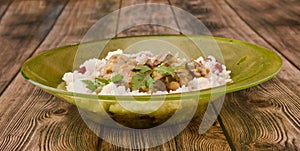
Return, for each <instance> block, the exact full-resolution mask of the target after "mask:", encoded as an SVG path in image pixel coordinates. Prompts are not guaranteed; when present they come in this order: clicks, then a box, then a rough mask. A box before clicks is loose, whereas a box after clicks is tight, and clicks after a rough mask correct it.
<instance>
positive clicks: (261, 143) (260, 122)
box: [221, 78, 300, 150]
mask: <svg viewBox="0 0 300 151" xmlns="http://www.w3.org/2000/svg"><path fill="white" fill-rule="evenodd" d="M299 100H300V98H299V97H298V96H296V95H295V94H294V93H293V92H291V91H289V89H288V88H287V87H286V86H285V85H284V84H282V83H280V82H279V81H278V79H276V78H274V79H272V80H271V81H270V82H266V83H265V84H263V85H260V86H257V87H253V88H250V89H247V90H245V91H241V92H239V93H231V94H229V95H227V99H226V102H225V103H224V106H223V110H222V112H221V117H222V123H223V124H224V126H225V128H226V131H227V132H228V134H229V136H230V139H231V140H232V142H233V144H234V146H235V149H236V150H299V148H300V139H299V138H300V122H299V121H300V117H299V111H300V102H299Z"/></svg>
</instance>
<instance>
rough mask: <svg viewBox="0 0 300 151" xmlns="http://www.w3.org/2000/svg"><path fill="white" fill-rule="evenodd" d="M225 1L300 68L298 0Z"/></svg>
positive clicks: (299, 10)
mask: <svg viewBox="0 0 300 151" xmlns="http://www.w3.org/2000/svg"><path fill="white" fill-rule="evenodd" d="M228 4H229V5H230V7H232V8H233V9H234V10H235V11H236V12H237V13H238V15H240V16H241V18H242V19H243V20H245V21H246V22H247V24H248V25H249V26H250V27H251V28H252V30H254V31H255V32H256V33H257V34H259V35H260V36H261V37H263V38H264V39H265V40H266V41H267V42H268V43H270V44H271V45H272V46H273V47H274V48H276V49H277V50H279V51H280V53H282V54H283V56H285V57H286V58H287V59H288V60H289V61H291V62H292V63H293V64H294V65H295V66H296V67H297V68H298V69H300V59H299V58H300V49H299V47H300V43H299V33H300V1H297V0H274V1H255V2H252V1H251V2H250V1H243V2H241V1H235V0H228Z"/></svg>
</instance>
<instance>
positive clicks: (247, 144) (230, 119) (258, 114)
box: [177, 1, 300, 150]
mask: <svg viewBox="0 0 300 151" xmlns="http://www.w3.org/2000/svg"><path fill="white" fill-rule="evenodd" d="M234 2H237V1H232V2H231V3H232V4H231V5H228V4H227V3H225V2H223V1H194V2H191V1H187V2H183V1H178V2H177V6H182V8H184V9H186V10H187V11H190V12H191V13H193V14H194V15H198V16H197V17H198V18H199V19H201V20H202V21H203V22H204V24H206V25H207V27H208V28H209V29H211V32H212V34H213V35H217V36H222V37H229V38H235V39H240V40H244V41H248V42H252V43H256V44H259V45H261V46H264V47H267V48H270V49H273V50H276V51H277V52H278V53H282V51H281V49H277V48H276V47H274V45H276V44H277V43H276V42H275V41H271V42H270V41H268V40H266V39H265V37H272V35H271V33H264V36H261V35H260V34H258V33H257V31H254V30H253V28H252V27H249V25H250V26H251V23H253V24H254V22H255V21H256V20H260V21H261V22H265V21H268V18H265V17H264V16H259V15H257V16H255V17H253V15H250V14H252V12H253V13H254V10H252V11H245V9H241V8H243V7H252V6H253V5H251V6H249V4H247V3H237V4H238V5H239V6H235V5H237V4H235V3H234ZM264 2H265V3H267V2H266V1H264ZM269 3H270V4H271V3H272V4H273V3H276V2H274V1H272V2H271V1H269ZM251 4H252V3H251ZM255 4H260V3H255ZM198 6H202V7H203V8H205V9H206V11H202V12H201V11H200V13H199V14H197V13H196V12H197V11H198V10H199V8H198ZM236 7H240V10H239V11H235V10H234V9H233V8H236ZM262 7H267V6H266V4H265V5H262ZM280 8H281V7H279V6H277V7H276V9H280ZM213 9H217V10H219V11H218V12H217V11H213ZM273 9H275V8H273ZM285 9H286V7H285ZM239 12H240V13H242V14H243V15H245V16H246V18H247V19H249V18H251V21H250V22H248V21H247V20H244V19H243V17H242V18H241V17H240V15H239ZM237 13H238V14H237ZM255 13H256V12H255ZM204 14H206V15H204ZM246 14H247V15H246ZM266 15H271V14H266ZM272 15H273V14H272ZM241 16H242V15H241ZM206 17H207V18H206ZM276 17H277V20H281V19H282V20H284V19H285V16H279V15H276ZM265 19H266V20H265ZM294 23H298V24H299V21H298V22H294ZM268 26H270V25H268ZM290 26H291V25H290ZM255 27H256V26H255ZM255 27H254V29H257V28H255ZM293 27H294V26H292V27H291V28H290V29H294V28H297V27H294V28H293ZM258 29H261V30H266V29H268V30H269V28H264V27H263V26H261V27H260V28H258ZM275 31H276V30H272V34H274V33H276V32H275ZM281 31H282V30H281ZM281 31H280V32H281ZM279 37H280V36H278V38H279ZM281 37H282V36H281ZM293 37H294V35H293V34H289V33H287V34H285V38H293ZM277 40H278V41H280V42H283V40H280V39H277ZM294 40H299V38H298V39H297V38H295V39H294ZM273 43H274V44H273ZM275 43H276V44H275ZM284 47H288V45H284ZM281 48H282V47H281ZM286 49H293V51H295V52H297V53H298V52H299V49H298V48H297V49H294V48H291V47H288V48H286ZM283 54H284V53H283ZM289 55H293V53H290V54H289ZM296 55H297V54H296ZM283 58H284V57H283ZM287 58H288V59H289V60H292V57H290V58H289V57H287ZM289 60H286V59H284V66H283V68H282V71H281V72H280V73H279V75H278V76H276V77H275V78H274V79H272V80H270V81H268V82H266V83H264V84H261V85H259V86H257V87H253V88H250V89H247V90H243V91H240V92H236V93H231V94H228V95H227V97H226V100H225V103H224V106H223V109H222V112H221V117H220V122H221V123H222V124H223V128H224V130H225V131H226V132H227V133H228V135H229V136H228V138H227V139H228V141H229V143H231V144H232V146H231V147H232V148H233V149H236V150H297V149H299V148H300V144H299V143H300V140H299V137H300V133H299V131H300V125H299V121H300V116H299V103H300V98H299V92H300V90H299V85H300V82H299V80H300V78H299V76H297V75H299V70H298V69H297V68H296V67H295V66H293V65H292V64H291V63H290V62H289ZM298 60H299V59H298Z"/></svg>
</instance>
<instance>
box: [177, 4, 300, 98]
mask: <svg viewBox="0 0 300 151" xmlns="http://www.w3.org/2000/svg"><path fill="white" fill-rule="evenodd" d="M176 6H177V7H180V8H182V9H184V10H186V11H188V12H190V13H192V14H193V15H195V16H196V17H197V18H198V19H199V20H201V21H202V22H203V24H205V25H206V27H207V28H208V29H209V30H210V32H211V34H212V35H213V36H220V37H225V38H233V39H238V40H242V41H247V42H249V43H253V44H257V45H260V46H262V47H265V48H268V49H270V50H273V51H275V52H276V53H277V54H278V55H279V56H281V58H282V60H283V66H282V70H281V72H279V73H278V76H276V78H278V79H280V82H282V83H284V84H285V85H287V86H288V87H289V89H290V90H291V91H293V92H294V93H295V94H296V95H298V96H300V94H299V92H300V79H299V76H298V75H299V74H300V71H299V70H298V69H297V68H296V67H295V66H293V64H291V63H290V62H289V61H288V60H287V59H285V58H284V57H283V56H282V55H281V54H280V53H279V51H281V50H277V49H275V48H274V47H272V46H271V45H270V44H269V43H268V42H266V41H265V40H264V38H262V37H261V36H260V35H257V33H256V32H255V31H253V30H252V29H251V28H250V27H249V26H248V25H247V23H245V22H244V21H243V20H242V19H241V18H240V17H239V16H238V15H237V14H236V13H235V11H234V10H232V8H231V7H230V6H228V5H227V4H226V3H225V2H219V1H215V0H213V1H211V2H208V1H204V0H193V1H188V2H187V1H176ZM199 10H201V11H199ZM214 10H221V12H220V11H214ZM274 32H275V31H274Z"/></svg>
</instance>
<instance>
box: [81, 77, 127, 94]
mask: <svg viewBox="0 0 300 151" xmlns="http://www.w3.org/2000/svg"><path fill="white" fill-rule="evenodd" d="M122 78H123V76H122V75H121V74H116V75H115V76H113V77H112V78H111V79H104V78H95V79H94V81H92V80H82V82H83V83H85V84H86V88H88V89H90V90H91V91H93V92H94V91H96V90H97V89H98V88H99V87H100V86H103V85H107V84H109V83H110V82H118V81H120V80H122Z"/></svg>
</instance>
